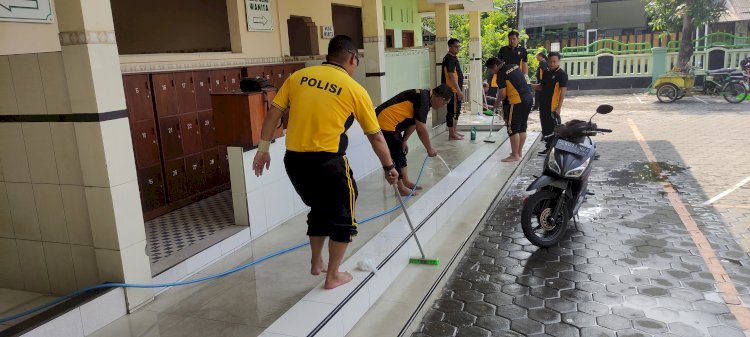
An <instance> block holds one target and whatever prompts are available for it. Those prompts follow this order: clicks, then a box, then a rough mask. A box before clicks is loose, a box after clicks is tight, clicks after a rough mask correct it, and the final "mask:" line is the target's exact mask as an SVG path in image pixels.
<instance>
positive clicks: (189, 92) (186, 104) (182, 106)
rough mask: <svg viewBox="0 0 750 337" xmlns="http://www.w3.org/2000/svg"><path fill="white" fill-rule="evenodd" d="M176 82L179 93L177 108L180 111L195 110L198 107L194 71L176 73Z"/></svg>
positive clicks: (182, 112)
mask: <svg viewBox="0 0 750 337" xmlns="http://www.w3.org/2000/svg"><path fill="white" fill-rule="evenodd" d="M174 82H175V89H176V93H177V110H178V111H179V113H181V114H184V113H188V112H195V111H196V110H197V109H198V108H197V106H196V96H195V86H194V83H193V73H192V72H182V73H175V74H174Z"/></svg>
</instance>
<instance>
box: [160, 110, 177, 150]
mask: <svg viewBox="0 0 750 337" xmlns="http://www.w3.org/2000/svg"><path fill="white" fill-rule="evenodd" d="M159 132H160V133H161V151H162V153H164V159H165V160H170V159H175V158H178V157H182V136H181V134H180V117H178V116H173V117H162V118H159Z"/></svg>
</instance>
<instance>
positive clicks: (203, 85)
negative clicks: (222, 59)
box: [193, 71, 211, 110]
mask: <svg viewBox="0 0 750 337" xmlns="http://www.w3.org/2000/svg"><path fill="white" fill-rule="evenodd" d="M193 82H194V86H195V99H196V103H197V108H198V110H208V109H211V79H210V76H209V75H208V71H196V72H194V73H193Z"/></svg>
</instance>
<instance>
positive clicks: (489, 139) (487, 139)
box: [472, 98, 495, 143]
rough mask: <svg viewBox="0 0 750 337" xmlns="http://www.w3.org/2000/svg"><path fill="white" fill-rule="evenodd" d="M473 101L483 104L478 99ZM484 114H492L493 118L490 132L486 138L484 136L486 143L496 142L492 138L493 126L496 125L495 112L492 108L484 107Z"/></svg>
mask: <svg viewBox="0 0 750 337" xmlns="http://www.w3.org/2000/svg"><path fill="white" fill-rule="evenodd" d="M485 100H487V98H485ZM472 101H474V103H477V104H479V105H482V104H480V103H479V102H477V101H476V100H472ZM484 114H485V115H487V116H492V120H491V121H490V134H489V135H487V137H486V138H484V142H485V143H494V142H495V140H494V139H492V127H493V126H494V125H495V112H494V111H492V110H490V109H484Z"/></svg>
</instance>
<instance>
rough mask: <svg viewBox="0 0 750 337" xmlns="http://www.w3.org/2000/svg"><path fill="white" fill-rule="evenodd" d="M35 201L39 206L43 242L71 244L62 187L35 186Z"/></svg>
mask: <svg viewBox="0 0 750 337" xmlns="http://www.w3.org/2000/svg"><path fill="white" fill-rule="evenodd" d="M34 199H35V200H36V204H37V205H38V207H37V209H36V214H37V217H38V219H39V231H40V232H41V234H42V240H43V241H47V242H57V243H68V242H70V239H69V238H68V228H67V225H66V221H65V208H64V207H63V199H62V193H61V192H60V185H50V184H34Z"/></svg>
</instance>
